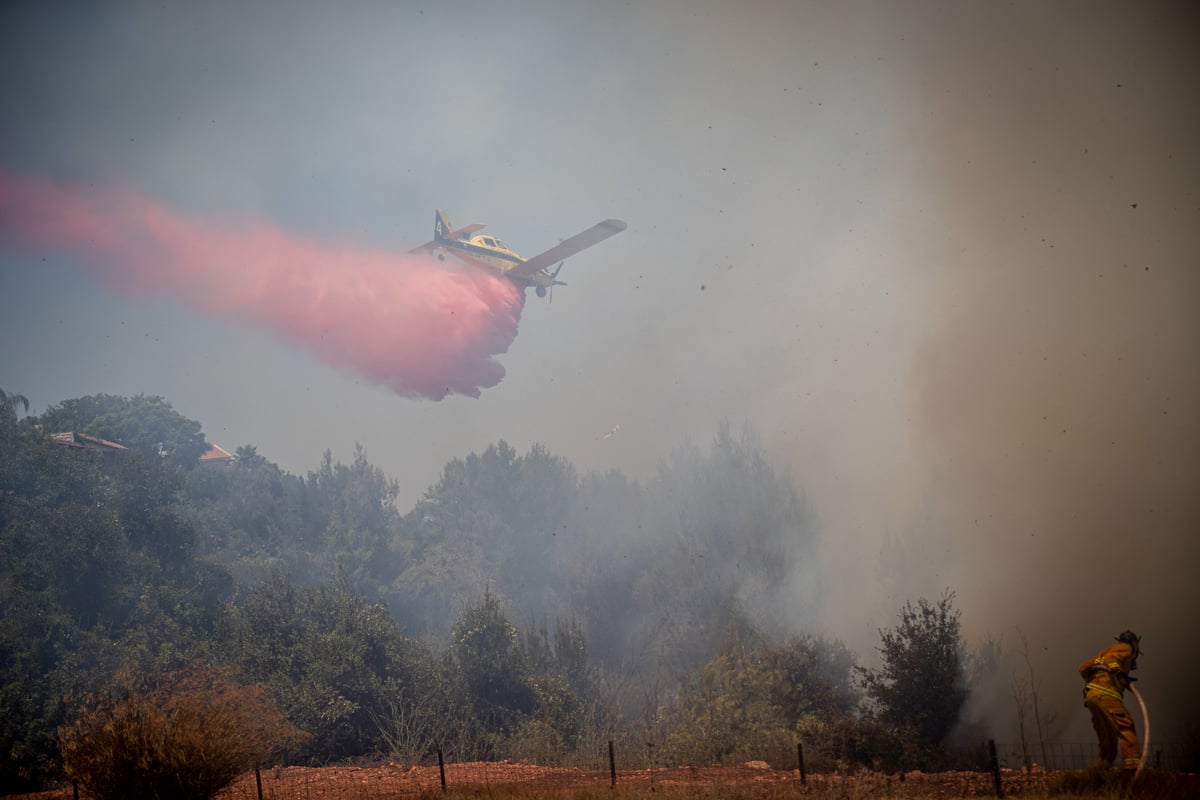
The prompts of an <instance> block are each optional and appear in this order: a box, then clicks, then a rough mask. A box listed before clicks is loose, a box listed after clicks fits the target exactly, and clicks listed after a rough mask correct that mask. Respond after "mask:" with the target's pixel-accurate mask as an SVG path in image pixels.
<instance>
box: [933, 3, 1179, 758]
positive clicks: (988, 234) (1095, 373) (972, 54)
mask: <svg viewBox="0 0 1200 800" xmlns="http://www.w3.org/2000/svg"><path fill="white" fill-rule="evenodd" d="M1086 8H1087V12H1088V13H1087V14H1084V15H1076V14H1060V13H1059V9H1058V8H1056V9H1055V10H1054V11H1053V13H1051V12H1050V10H1049V9H1044V8H1039V10H1038V13H1037V14H1035V15H1033V16H1032V17H1028V18H1027V17H1019V18H1015V19H1013V18H1008V17H1006V16H1005V15H1002V14H995V15H991V16H989V17H988V18H987V19H986V20H981V19H980V18H979V15H976V14H964V15H962V16H961V17H953V18H950V19H948V20H943V21H941V22H940V23H939V25H938V27H937V28H936V30H937V31H938V34H939V35H938V36H936V37H932V40H933V41H935V42H937V43H938V44H937V45H936V47H933V46H931V51H932V52H931V53H930V54H929V55H928V57H927V58H928V61H927V70H926V71H925V73H924V74H923V78H924V85H925V87H926V89H927V92H926V94H925V98H926V103H925V108H926V109H927V111H928V116H927V119H928V124H927V125H925V126H924V128H923V132H924V138H925V139H926V140H927V141H928V142H929V143H930V153H931V156H930V157H929V158H928V159H927V160H926V162H925V166H926V168H927V170H928V173H927V174H928V176H929V177H930V179H931V184H932V185H933V186H935V187H937V189H938V196H937V198H936V199H935V200H933V201H932V203H931V205H932V207H933V208H935V209H936V212H937V213H936V214H930V215H928V216H927V218H925V219H914V220H913V222H912V225H911V226H910V228H911V229H912V230H914V231H915V232H916V235H915V236H914V239H915V238H916V236H920V237H921V244H920V245H915V246H917V247H921V248H923V249H922V250H921V252H922V253H923V255H924V257H925V259H926V260H927V262H928V263H930V264H931V265H935V266H931V267H930V268H929V272H930V273H931V274H930V275H929V276H928V277H929V278H930V280H928V287H929V290H928V293H927V295H926V296H927V299H928V301H929V302H928V303H927V304H926V307H925V309H924V311H923V317H924V319H925V320H926V324H927V329H928V335H927V337H926V339H925V341H924V343H923V345H922V346H921V347H920V348H919V349H918V351H917V352H916V354H915V358H914V362H913V372H912V380H913V387H914V390H915V393H916V396H917V401H916V404H915V411H914V422H915V424H916V429H917V431H918V432H919V434H920V436H921V442H922V444H923V445H924V446H925V447H924V453H925V455H926V456H927V458H928V459H929V463H931V464H933V465H936V468H937V470H938V474H939V475H940V480H941V485H940V488H941V489H942V492H941V493H940V495H939V499H940V500H941V506H940V512H941V515H942V516H943V518H944V519H943V521H944V522H945V523H946V535H948V538H949V540H950V543H951V545H952V548H953V552H954V554H955V555H956V556H957V558H958V559H959V563H957V564H954V565H951V566H953V567H954V570H953V571H952V572H951V573H950V575H951V578H950V580H948V581H947V582H948V583H951V584H952V585H953V586H954V587H955V588H958V589H959V592H960V597H961V598H962V601H963V604H964V606H965V607H966V608H968V609H969V612H968V614H967V616H968V617H969V618H970V619H971V621H972V624H973V625H974V626H975V627H976V629H977V630H980V629H981V630H980V632H989V631H990V632H991V633H993V634H1000V635H1004V636H1006V637H1007V641H1008V642H1009V643H1010V644H1011V643H1012V642H1013V641H1014V629H1019V630H1020V631H1021V632H1022V633H1023V634H1024V635H1027V636H1028V638H1029V642H1030V646H1031V650H1032V651H1033V666H1034V668H1035V669H1036V670H1037V671H1038V673H1039V674H1040V675H1041V676H1043V677H1045V678H1046V682H1047V687H1048V691H1047V692H1046V695H1045V696H1047V697H1053V698H1055V700H1056V701H1057V702H1059V703H1061V706H1062V707H1061V708H1060V709H1059V718H1060V720H1061V721H1063V722H1065V723H1071V724H1075V725H1076V731H1075V732H1076V734H1077V735H1079V736H1081V737H1084V736H1087V735H1088V732H1087V728H1086V724H1087V717H1086V715H1085V714H1081V713H1080V712H1079V706H1078V696H1077V692H1078V688H1079V680H1078V676H1077V675H1076V673H1075V666H1076V665H1077V664H1078V663H1080V662H1082V661H1083V660H1084V659H1086V658H1087V657H1089V656H1091V655H1092V654H1094V652H1095V651H1097V650H1099V649H1100V648H1102V647H1104V646H1105V645H1107V644H1110V643H1111V642H1112V637H1113V636H1114V635H1116V634H1117V633H1118V632H1119V631H1121V630H1123V629H1125V628H1133V629H1135V630H1137V631H1138V632H1139V633H1141V634H1142V635H1143V639H1144V641H1145V643H1146V653H1147V654H1153V656H1154V657H1153V658H1150V657H1146V658H1143V659H1142V660H1141V661H1142V663H1141V673H1142V677H1143V680H1144V683H1143V684H1142V685H1143V686H1144V687H1145V689H1144V692H1145V694H1146V695H1147V700H1148V702H1149V703H1150V704H1151V705H1152V707H1155V709H1156V710H1155V712H1154V713H1155V714H1156V717H1157V722H1156V727H1158V730H1160V731H1167V734H1166V735H1168V736H1178V735H1180V731H1181V730H1182V728H1183V727H1184V725H1185V724H1188V723H1192V722H1194V720H1195V719H1196V712H1197V709H1200V694H1198V693H1197V691H1196V689H1195V686H1194V681H1193V680H1192V679H1191V677H1190V676H1191V673H1192V671H1193V670H1194V664H1195V660H1196V658H1197V656H1198V655H1200V652H1198V648H1197V645H1196V642H1195V637H1194V635H1193V629H1192V627H1191V625H1192V624H1193V622H1192V619H1191V614H1190V611H1187V610H1185V609H1193V608H1195V607H1196V605H1197V603H1200V591H1198V589H1197V586H1200V584H1198V583H1197V581H1196V576H1195V565H1196V564H1197V563H1198V562H1197V557H1198V556H1200V548H1198V546H1197V540H1196V531H1197V529H1200V494H1198V493H1197V491H1196V486H1197V483H1196V476H1197V474H1200V422H1198V418H1197V415H1196V409H1197V407H1198V406H1200V371H1198V370H1197V365H1198V364H1200V317H1198V316H1197V314H1196V309H1197V303H1198V302H1200V272H1198V271H1197V270H1196V253H1197V249H1198V247H1200V235H1198V234H1197V230H1200V229H1198V228H1197V226H1196V219H1197V204H1196V199H1195V194H1194V186H1195V180H1196V176H1197V175H1200V159H1198V158H1197V154H1196V148H1195V141H1196V135H1197V131H1198V130H1200V114H1198V113H1197V108H1200V104H1198V100H1200V94H1198V92H1197V89H1196V86H1197V84H1196V82H1195V75H1196V74H1197V64H1198V62H1197V59H1196V56H1195V50H1194V47H1193V41H1194V32H1195V30H1196V27H1195V26H1196V22H1197V17H1196V14H1195V13H1194V11H1191V10H1188V9H1185V8H1184V7H1182V6H1161V7H1159V6H1156V7H1155V13H1153V14H1145V15H1142V14H1139V15H1135V16H1126V15H1124V14H1123V13H1122V11H1121V9H1120V7H1118V6H1110V7H1105V9H1104V13H1093V12H1094V11H1097V10H1098V8H1097V7H1096V6H1092V5H1089V6H1087V7H1086ZM1081 20H1082V22H1081ZM978 29H986V30H988V31H991V35H990V36H989V37H986V38H985V37H980V36H978V35H972V34H973V33H974V32H975V31H977V30H978ZM914 216H916V215H914ZM935 539H936V535H935ZM942 551H943V552H951V547H950V546H947V547H946V548H943V549H942ZM1151 643H1152V644H1151Z"/></svg>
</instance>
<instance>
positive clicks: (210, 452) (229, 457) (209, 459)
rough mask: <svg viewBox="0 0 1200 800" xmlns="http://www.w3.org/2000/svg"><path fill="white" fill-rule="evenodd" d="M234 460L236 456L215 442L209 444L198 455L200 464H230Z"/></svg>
mask: <svg viewBox="0 0 1200 800" xmlns="http://www.w3.org/2000/svg"><path fill="white" fill-rule="evenodd" d="M234 461H237V456H235V455H234V454H233V453H231V452H229V451H228V450H226V449H225V448H223V447H221V446H220V445H216V444H214V445H210V446H209V448H208V449H207V450H205V451H204V454H203V455H201V456H200V463H201V464H232V463H233V462H234Z"/></svg>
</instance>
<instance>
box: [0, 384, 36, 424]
mask: <svg viewBox="0 0 1200 800" xmlns="http://www.w3.org/2000/svg"><path fill="white" fill-rule="evenodd" d="M18 406H20V407H21V408H22V409H23V410H24V412H25V413H26V414H28V413H29V398H28V397H26V396H25V395H23V394H17V393H16V392H13V393H11V394H10V393H9V392H6V391H4V390H3V389H0V427H2V428H4V429H7V428H9V427H10V426H15V425H16V424H17V407H18Z"/></svg>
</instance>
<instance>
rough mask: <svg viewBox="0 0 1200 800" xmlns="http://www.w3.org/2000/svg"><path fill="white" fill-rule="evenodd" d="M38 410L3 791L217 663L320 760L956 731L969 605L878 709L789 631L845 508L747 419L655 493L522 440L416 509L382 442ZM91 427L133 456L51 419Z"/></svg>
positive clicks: (790, 742) (825, 653) (14, 615)
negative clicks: (119, 681)
mask: <svg viewBox="0 0 1200 800" xmlns="http://www.w3.org/2000/svg"><path fill="white" fill-rule="evenodd" d="M27 409H28V406H27V403H26V402H25V399H24V398H23V397H21V395H19V394H9V393H0V791H3V790H12V789H16V788H29V787H34V786H36V785H38V784H40V783H42V782H43V781H44V780H46V779H47V778H51V777H53V776H54V775H56V774H59V773H60V770H61V769H62V752H61V751H60V749H59V747H58V743H57V742H56V740H55V738H54V731H55V730H56V729H57V728H58V727H59V726H62V725H64V724H69V723H70V720H72V719H73V718H74V717H73V716H72V715H73V714H75V713H76V712H77V710H78V709H79V703H80V698H82V697H85V696H87V695H89V694H93V695H95V694H97V693H101V694H102V693H104V692H106V691H110V690H111V689H112V688H113V686H114V681H115V680H116V677H115V676H117V675H119V674H126V675H128V674H133V675H137V676H140V679H142V680H150V681H152V680H153V679H154V678H155V676H161V675H165V674H169V673H170V672H171V671H173V670H177V669H179V668H181V667H183V666H186V665H189V664H193V663H196V662H197V660H198V659H203V660H205V661H207V662H208V663H216V664H224V665H228V666H229V667H230V668H232V669H234V670H235V672H234V673H233V674H236V675H237V676H238V680H240V681H242V682H244V683H245V684H247V685H250V684H254V685H261V686H263V687H265V689H264V691H266V692H267V693H268V694H267V695H266V696H267V697H268V698H269V700H270V701H271V702H272V703H273V704H275V705H276V706H277V707H278V708H279V709H281V710H282V712H283V713H284V714H285V715H286V717H287V719H288V720H289V721H290V723H291V724H293V725H295V726H297V727H298V728H300V729H303V730H304V731H306V732H307V734H308V735H309V738H307V739H306V740H305V742H304V744H303V745H302V746H299V747H298V748H297V749H295V750H293V752H292V754H291V757H292V758H297V759H301V760H303V761H306V762H328V761H332V760H337V759H343V758H349V757H356V756H363V755H368V754H371V753H380V752H384V753H388V754H389V755H390V756H391V757H393V758H395V759H399V760H403V761H409V762H412V761H416V760H418V759H421V758H423V757H426V756H428V755H429V754H430V753H433V752H435V751H436V750H438V749H442V750H444V751H446V752H448V753H451V754H453V756H454V757H458V758H527V759H534V760H538V761H541V762H543V763H567V762H570V761H572V759H574V758H576V756H578V757H579V758H583V759H592V758H594V757H595V753H596V752H598V751H599V750H600V749H601V748H602V747H603V746H604V743H605V742H606V741H607V740H609V739H615V740H617V741H618V742H620V743H623V744H626V745H628V746H630V747H634V746H636V747H639V748H641V747H644V744H645V742H647V741H654V742H656V743H657V744H658V746H659V751H658V754H659V758H661V759H662V760H663V761H665V762H675V763H682V762H685V761H695V762H701V761H714V760H715V761H720V760H737V759H744V758H748V757H749V756H750V755H752V754H758V757H763V756H764V755H766V754H767V753H772V754H775V755H772V756H771V757H772V758H778V759H779V760H781V761H782V762H784V763H791V762H790V761H789V760H788V759H789V758H790V757H791V755H790V754H792V753H794V746H795V743H796V742H797V741H800V739H801V738H803V739H805V740H806V741H808V742H810V743H814V742H816V743H820V744H818V745H814V746H815V747H816V748H817V749H818V750H820V749H822V748H823V750H824V755H825V756H826V757H828V758H829V759H831V760H837V759H840V760H841V761H842V762H845V763H855V762H861V763H872V760H875V761H876V762H877V761H878V758H879V754H880V752H882V751H883V750H885V749H887V748H889V747H891V748H892V749H893V750H895V752H897V753H900V755H898V756H896V757H895V758H896V759H899V758H902V757H903V751H902V750H898V749H896V748H895V747H894V745H895V744H896V741H897V739H896V737H897V735H900V734H898V733H897V731H899V730H901V729H903V731H905V733H904V734H902V735H904V736H909V737H910V738H914V740H916V741H919V742H920V743H921V744H922V746H929V747H936V746H940V745H941V744H942V743H944V741H945V739H946V736H947V733H948V731H949V726H950V725H952V724H953V722H954V720H955V717H956V715H957V709H958V708H959V707H960V706H961V696H962V691H963V688H962V684H961V681H959V677H960V672H961V670H959V668H958V666H957V665H958V661H956V660H954V659H955V658H957V654H958V652H959V650H958V649H956V648H958V647H959V646H960V643H959V642H958V638H957V637H958V618H957V614H956V613H955V612H954V611H953V609H952V607H951V604H950V598H949V596H947V597H945V598H943V600H942V602H941V603H939V604H937V605H936V606H928V604H926V603H925V601H923V600H922V601H921V603H920V604H919V605H918V606H916V607H913V606H911V605H910V606H906V608H905V609H904V610H903V612H902V621H901V626H900V627H899V628H897V629H896V630H895V631H884V632H881V634H882V636H883V641H884V646H883V648H882V649H881V654H882V655H883V660H884V666H883V668H882V669H881V670H880V671H860V672H859V673H858V674H859V675H860V676H861V678H862V681H863V686H864V687H865V689H866V694H867V697H868V698H869V699H870V700H871V701H872V703H871V704H869V705H866V706H864V705H863V703H862V702H860V692H859V689H858V687H856V686H855V684H854V682H853V676H854V675H855V658H854V654H853V653H851V652H850V651H849V650H847V649H846V647H845V646H844V645H842V644H841V643H840V642H839V641H837V640H836V639H831V638H822V637H816V636H792V637H791V638H787V636H788V633H789V632H790V628H789V625H788V622H789V620H791V619H793V618H796V617H802V616H803V612H804V611H806V610H811V609H809V608H807V607H806V604H811V603H814V602H816V601H815V599H814V594H813V591H814V587H813V586H811V585H809V582H805V581H800V580H798V579H797V576H798V575H803V574H806V573H805V571H804V570H803V569H802V567H803V566H804V565H805V562H806V559H810V558H811V557H812V553H813V551H814V546H815V544H816V543H817V525H816V521H815V518H814V515H813V514H812V513H811V511H810V510H809V508H808V506H807V504H806V502H805V500H804V498H803V496H802V495H801V494H800V493H799V492H798V491H797V490H796V489H795V487H794V486H793V484H792V482H791V480H790V479H789V478H788V476H786V475H781V474H779V473H778V472H777V471H776V470H775V469H774V468H773V467H772V466H771V465H770V464H769V463H768V461H767V460H766V458H765V457H764V456H763V453H762V448H761V446H760V444H759V443H758V441H757V440H756V438H755V437H754V435H753V433H752V432H750V431H749V430H743V431H742V432H740V433H735V432H733V431H732V430H731V429H730V428H729V426H727V425H722V426H720V427H719V428H718V430H717V433H716V436H715V437H714V440H713V442H712V445H711V447H710V448H709V449H708V450H702V449H701V448H698V447H694V446H687V447H683V448H680V449H679V450H677V451H676V452H674V453H672V454H671V455H670V457H669V458H667V459H665V460H664V461H663V462H662V463H661V465H660V467H659V470H658V473H657V475H655V476H654V477H653V478H652V479H650V480H646V481H642V482H639V481H634V480H630V479H629V478H627V477H625V476H624V475H622V474H621V473H619V472H615V471H611V472H606V473H590V474H586V475H579V474H577V473H576V471H575V469H574V467H573V466H572V465H571V464H570V463H568V462H567V461H565V460H564V459H562V458H560V457H558V456H555V455H553V454H551V453H549V452H548V451H547V450H546V449H545V448H543V447H541V446H540V445H534V446H533V447H532V448H531V449H530V450H529V452H527V453H525V454H523V455H522V454H519V453H517V452H516V451H515V450H514V449H513V448H512V447H510V446H509V445H508V444H507V443H505V442H503V441H500V442H497V443H496V444H494V445H492V446H490V447H488V448H486V449H485V450H484V451H483V452H482V453H479V454H474V453H473V454H469V455H467V456H465V457H464V458H460V459H454V460H452V461H451V462H450V463H448V464H447V465H445V467H444V469H443V470H442V473H441V476H440V478H439V480H438V481H437V482H436V483H435V484H434V485H433V486H432V487H431V488H430V489H429V490H428V491H427V492H426V493H425V495H424V496H423V497H422V498H421V499H420V500H419V501H418V502H417V503H416V504H415V505H414V506H413V507H412V509H411V510H408V511H407V512H402V511H401V510H400V509H398V508H397V487H396V484H395V482H394V481H392V480H391V479H389V478H388V477H387V476H386V475H384V473H383V472H382V471H381V470H380V469H379V468H378V467H376V466H374V465H372V464H371V463H370V462H369V461H368V458H367V454H366V451H365V450H364V449H363V448H362V447H359V448H358V449H357V450H356V452H355V454H354V457H353V459H352V461H351V462H350V463H349V464H343V463H341V462H338V461H335V460H334V459H333V458H332V457H331V455H330V453H329V452H326V453H325V454H324V457H323V458H322V459H321V461H320V464H319V465H318V467H317V469H316V470H314V471H312V472H309V473H308V474H307V475H303V476H301V475H295V474H291V473H289V472H287V471H285V470H283V469H281V468H280V467H279V466H277V465H276V464H273V463H272V462H271V461H270V460H268V459H267V458H266V457H264V456H263V455H261V454H259V453H258V451H257V450H256V449H255V448H254V447H253V446H249V445H244V446H242V447H239V448H237V455H238V458H237V459H236V461H234V462H233V463H231V464H204V465H198V464H197V463H196V462H197V457H198V455H199V453H200V452H202V450H203V448H204V447H205V446H206V443H205V440H204V438H203V435H202V434H201V433H200V425H199V423H197V422H195V421H192V420H188V419H186V418H184V417H182V416H181V415H179V414H178V413H177V412H175V411H174V409H172V408H171V406H170V404H169V403H167V402H166V401H164V400H162V399H161V398H154V397H151V398H147V397H141V396H139V397H135V398H118V397H111V396H107V395H95V396H92V397H86V398H80V399H78V400H70V401H66V402H63V403H61V404H59V405H57V406H53V407H51V408H50V409H49V410H48V411H47V412H46V413H45V414H43V415H42V416H41V417H29V416H26V417H24V418H21V413H22V411H27ZM72 430H78V431H86V432H89V433H92V434H93V435H96V436H100V437H102V438H104V439H107V440H109V441H114V442H118V443H120V444H124V445H126V446H127V447H128V449H127V450H123V451H112V450H105V451H99V450H88V449H79V448H72V447H67V446H64V445H63V444H62V443H61V442H58V441H55V440H54V439H53V438H52V437H51V435H50V434H53V433H59V432H63V431H72ZM797 612H801V613H797ZM956 670H957V671H956ZM913 674H921V675H924V676H926V677H924V678H922V680H921V681H919V682H915V683H914V681H913V680H912V678H911V676H912V675H913ZM930 675H934V676H936V680H937V692H938V694H937V698H936V700H937V702H936V704H934V703H932V702H929V698H926V697H925V696H924V695H922V694H920V692H922V691H926V690H929V689H930V681H931V679H930V678H929V677H928V676H930ZM943 689H945V691H944V692H943ZM914 690H916V691H917V695H916V696H915V698H911V697H909V694H907V693H910V692H912V691H914ZM955 703H957V704H958V705H955ZM814 756H815V757H820V756H821V753H820V752H818V753H815V754H814ZM893 760H895V759H893Z"/></svg>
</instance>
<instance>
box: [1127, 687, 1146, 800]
mask: <svg viewBox="0 0 1200 800" xmlns="http://www.w3.org/2000/svg"><path fill="white" fill-rule="evenodd" d="M1129 688H1130V690H1132V691H1133V696H1134V697H1136V698H1137V701H1138V705H1139V706H1141V707H1142V760H1141V761H1139V762H1138V767H1137V770H1136V771H1135V772H1134V773H1133V779H1134V780H1135V781H1136V780H1137V777H1138V775H1141V774H1142V770H1143V769H1145V768H1146V759H1147V758H1149V757H1150V713H1149V712H1148V711H1146V701H1145V700H1143V699H1142V693H1141V692H1139V691H1138V690H1137V687H1136V686H1134V685H1133V684H1132V683H1131V684H1129Z"/></svg>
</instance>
